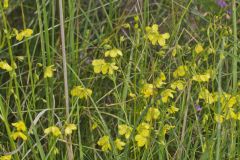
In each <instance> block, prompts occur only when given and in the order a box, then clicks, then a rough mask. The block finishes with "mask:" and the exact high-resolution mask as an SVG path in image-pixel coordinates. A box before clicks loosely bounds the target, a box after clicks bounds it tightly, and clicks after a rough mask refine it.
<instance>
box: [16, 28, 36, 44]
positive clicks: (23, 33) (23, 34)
mask: <svg viewBox="0 0 240 160" xmlns="http://www.w3.org/2000/svg"><path fill="white" fill-rule="evenodd" d="M14 31H15V34H16V39H17V40H18V41H21V40H22V39H23V38H24V37H26V38H28V37H30V36H31V35H32V34H33V30H32V29H28V28H27V29H25V30H23V31H21V32H20V33H18V31H17V30H14Z"/></svg>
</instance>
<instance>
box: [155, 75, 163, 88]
mask: <svg viewBox="0 0 240 160" xmlns="http://www.w3.org/2000/svg"><path fill="white" fill-rule="evenodd" d="M165 80H166V76H165V74H164V73H163V72H161V73H160V76H159V77H158V78H157V79H156V81H155V83H154V85H155V86H156V87H157V88H161V87H162V86H163V85H164V84H166V83H165V82H164V81H165Z"/></svg>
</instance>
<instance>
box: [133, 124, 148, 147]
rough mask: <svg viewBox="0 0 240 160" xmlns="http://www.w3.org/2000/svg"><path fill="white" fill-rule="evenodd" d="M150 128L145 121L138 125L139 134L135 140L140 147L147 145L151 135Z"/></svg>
mask: <svg viewBox="0 0 240 160" xmlns="http://www.w3.org/2000/svg"><path fill="white" fill-rule="evenodd" d="M150 128H151V127H150V125H149V124H148V123H145V122H143V123H141V124H140V125H139V126H138V127H137V132H138V134H137V135H136V136H135V140H136V141H137V146H138V147H143V146H145V147H147V145H148V143H149V137H150Z"/></svg>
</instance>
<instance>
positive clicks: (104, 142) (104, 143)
mask: <svg viewBox="0 0 240 160" xmlns="http://www.w3.org/2000/svg"><path fill="white" fill-rule="evenodd" d="M97 144H98V145H99V146H100V147H102V151H103V152H106V151H108V150H111V145H110V142H109V137H108V136H103V137H101V138H100V139H99V140H98V142H97Z"/></svg>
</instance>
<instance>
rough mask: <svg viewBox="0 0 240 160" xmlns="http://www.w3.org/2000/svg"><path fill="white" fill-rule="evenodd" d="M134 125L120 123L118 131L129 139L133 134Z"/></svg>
mask: <svg viewBox="0 0 240 160" xmlns="http://www.w3.org/2000/svg"><path fill="white" fill-rule="evenodd" d="M131 132H132V127H130V126H128V125H126V124H120V125H118V133H119V135H121V136H125V138H126V139H128V138H129V137H130V135H131Z"/></svg>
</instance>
